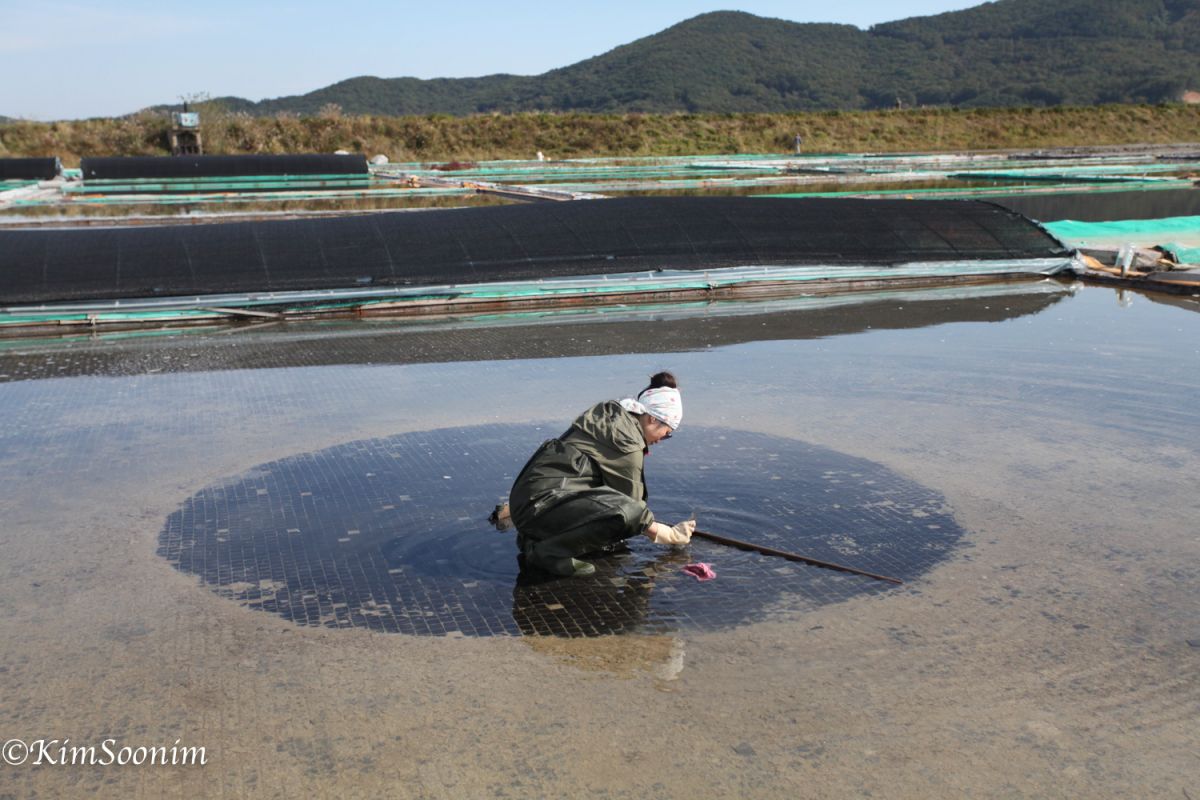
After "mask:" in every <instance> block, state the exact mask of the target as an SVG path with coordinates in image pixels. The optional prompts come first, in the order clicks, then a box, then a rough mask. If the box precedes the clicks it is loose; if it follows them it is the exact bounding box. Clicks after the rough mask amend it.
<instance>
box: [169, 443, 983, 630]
mask: <svg viewBox="0 0 1200 800" xmlns="http://www.w3.org/2000/svg"><path fill="white" fill-rule="evenodd" d="M557 433H559V431H558V430H551V429H549V428H546V427H540V426H532V425H489V426H480V427H467V428H448V429H442V430H433V431H425V432H420V433H407V434H401V435H398V436H392V437H389V438H386V439H371V440H366V441H358V442H350V443H347V444H342V445H338V446H336V447H331V448H329V449H327V450H321V451H317V452H313V453H304V454H301V455H297V456H292V457H289V458H284V459H281V460H279V461H274V462H271V463H269V464H264V465H262V466H261V467H257V468H255V469H253V470H251V471H249V472H247V473H246V474H244V475H240V476H237V477H234V478H230V479H229V480H227V481H224V482H222V483H219V484H217V485H214V486H210V487H208V488H206V489H204V490H203V491H201V492H199V493H197V494H196V495H194V496H193V497H191V498H189V499H188V500H187V502H185V503H184V504H183V506H182V507H181V508H180V509H179V511H177V512H175V513H174V514H172V515H171V516H170V517H169V518H168V519H167V524H166V527H165V528H164V529H163V531H162V533H161V535H160V538H159V549H158V553H159V555H161V556H163V557H164V558H166V559H167V560H168V561H169V562H170V563H171V564H172V565H174V566H175V567H176V568H177V569H179V570H181V571H183V572H186V573H189V574H193V575H197V576H199V577H200V578H201V580H202V581H203V582H204V583H205V584H207V585H209V586H210V587H212V589H213V590H214V591H216V592H218V593H219V594H221V595H223V596H225V597H229V598H231V599H234V600H237V601H238V602H240V603H242V604H243V605H246V606H249V607H251V608H259V609H263V610H267V611H272V612H275V613H278V614H281V615H283V616H284V617H285V618H287V619H290V620H292V621H293V622H296V623H298V624H301V625H326V626H331V627H364V628H370V629H373V630H379V631H388V632H398V633H412V634H434V635H441V634H447V633H453V632H459V633H461V634H465V635H470V636H489V635H498V634H548V635H559V636H594V635H600V634H606V633H621V632H632V631H637V632H643V633H659V632H665V631H670V630H675V629H679V628H700V629H708V628H718V627H723V626H729V625H735V624H738V623H741V622H745V621H751V620H756V619H764V618H767V617H768V616H774V615H787V614H793V613H795V612H797V611H801V610H804V609H809V608H813V607H816V606H819V605H823V604H826V603H833V602H839V601H842V600H845V599H847V598H850V597H853V596H856V595H860V594H863V593H868V592H882V591H888V590H890V589H892V588H894V587H892V585H891V584H887V583H882V582H880V581H876V580H872V579H870V578H863V577H858V576H854V575H849V574H846V573H841V572H836V571H832V570H828V569H821V568H817V567H810V566H806V565H803V564H797V563H793V562H790V561H785V560H782V559H779V558H772V557H767V556H763V555H759V554H757V553H751V552H746V551H742V550H735V549H731V548H728V547H724V546H721V545H717V544H713V543H711V542H707V541H703V540H699V539H695V540H693V542H692V543H691V544H690V545H689V546H688V548H686V549H683V550H675V549H670V548H664V547H661V546H659V545H655V544H652V543H651V542H650V541H649V540H647V539H645V538H644V537H637V538H635V539H631V540H629V541H628V543H627V545H628V546H627V547H625V548H622V549H621V550H620V551H619V552H616V553H613V554H609V555H605V556H601V557H598V558H596V559H595V563H596V567H597V569H596V574H595V575H593V576H591V577H588V578H583V579H579V578H572V579H566V578H549V577H547V576H545V575H541V574H532V573H529V572H524V573H522V572H521V571H520V570H519V566H518V560H517V548H516V541H515V537H514V535H513V533H512V532H511V531H508V532H497V531H496V530H494V529H492V528H491V527H490V526H489V525H488V524H487V522H486V517H487V514H488V513H489V512H490V510H491V509H492V507H493V506H494V505H495V503H496V502H498V501H499V500H501V499H503V498H504V496H505V495H506V494H507V492H508V488H509V486H510V484H511V482H512V480H513V477H514V476H515V474H516V472H517V471H518V470H520V468H521V466H522V465H523V464H524V463H525V461H526V459H527V458H528V457H529V455H530V454H531V453H532V452H533V450H534V449H535V448H536V447H537V445H538V444H539V443H540V442H541V441H542V440H544V439H546V438H548V437H549V436H552V435H555V434H557ZM646 471H647V481H648V483H649V487H650V495H651V496H650V506H651V508H652V509H654V511H655V514H656V515H657V516H659V517H660V518H661V519H663V520H665V521H669V522H674V521H676V520H677V519H682V518H685V517H687V516H688V515H689V514H690V513H692V512H693V511H695V513H696V515H697V518H698V520H699V522H700V527H701V528H702V529H704V530H710V531H713V532H714V533H722V534H725V535H727V536H732V537H734V538H740V539H746V540H750V541H755V542H759V543H762V544H766V545H769V546H772V547H775V548H779V549H783V550H790V551H793V552H798V553H803V554H804V555H808V556H811V557H813V558H818V559H821V560H825V561H834V562H838V563H843V564H847V565H849V566H854V567H856V568H859V569H864V570H867V571H870V572H876V573H882V574H885V575H892V576H895V577H898V578H902V579H904V580H911V579H913V578H915V577H917V576H919V575H920V574H921V573H923V572H924V571H925V570H927V569H929V568H930V567H931V566H932V565H933V564H934V563H936V562H937V561H938V560H940V559H941V558H943V557H945V555H946V553H947V551H948V550H949V549H950V548H951V547H952V546H953V545H954V544H955V543H956V542H957V541H958V539H959V538H960V536H961V535H962V530H961V529H960V528H959V526H958V525H957V524H956V523H955V521H954V518H953V517H952V516H951V514H950V512H949V510H948V509H947V508H946V507H945V504H944V501H943V498H942V497H941V496H940V495H938V494H937V493H936V492H933V491H931V490H930V489H927V488H925V487H922V486H920V485H918V484H916V483H914V482H912V481H910V480H908V479H906V478H903V477H901V476H899V475H897V474H896V473H894V472H891V471H890V470H888V469H886V468H885V467H883V466H881V465H879V464H876V463H873V462H871V461H867V460H865V459H861V458H855V457H852V456H847V455H844V454H841V453H838V452H835V451H833V450H829V449H827V448H823V447H817V446H814V445H810V444H806V443H804V442H799V441H795V440H792V439H786V438H780V437H775V436H766V435H763V434H757V433H747V432H745V431H734V430H725V429H718V428H700V427H696V426H688V427H687V428H686V429H684V430H683V431H681V433H680V435H678V436H676V437H674V438H672V439H671V441H670V442H667V443H664V444H661V445H658V446H656V447H655V448H654V449H653V451H652V454H651V456H650V457H649V458H648V459H647V462H646ZM693 561H705V562H708V563H710V564H712V565H713V568H714V569H715V570H716V572H717V578H716V580H712V581H707V582H699V581H697V580H696V579H695V578H693V577H691V576H690V575H687V574H685V573H683V572H681V568H682V567H683V566H684V565H685V564H687V563H689V562H693Z"/></svg>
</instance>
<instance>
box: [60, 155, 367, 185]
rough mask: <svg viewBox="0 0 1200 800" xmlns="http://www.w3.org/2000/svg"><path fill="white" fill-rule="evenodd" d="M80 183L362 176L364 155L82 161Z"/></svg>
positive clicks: (169, 157) (163, 157)
mask: <svg viewBox="0 0 1200 800" xmlns="http://www.w3.org/2000/svg"><path fill="white" fill-rule="evenodd" d="M80 167H81V169H82V172H83V179H84V180H85V181H86V180H120V179H137V178H223V177H238V176H250V175H366V174H367V172H368V168H367V157H366V156H364V155H361V154H360V155H332V154H330V155H325V154H321V153H314V154H306V155H288V156H269V155H261V156H260V155H253V156H136V157H129V158H125V157H111V158H110V157H105V158H85V159H83V161H82V162H81V164H80Z"/></svg>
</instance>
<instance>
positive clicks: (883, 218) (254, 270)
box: [0, 197, 1062, 304]
mask: <svg viewBox="0 0 1200 800" xmlns="http://www.w3.org/2000/svg"><path fill="white" fill-rule="evenodd" d="M1061 253H1062V249H1061V245H1060V244H1059V243H1058V242H1057V240H1055V239H1054V238H1053V237H1051V236H1050V235H1049V234H1047V233H1046V232H1045V231H1043V230H1042V229H1041V228H1039V227H1038V226H1037V225H1035V224H1033V223H1032V222H1030V221H1029V220H1027V219H1026V218H1024V217H1022V216H1021V215H1020V214H1017V213H1016V212H1013V211H1009V210H1007V209H1004V208H1000V207H999V206H996V205H993V204H990V203H982V202H977V201H955V200H942V201H939V200H927V201H909V200H826V199H767V198H753V197H657V198H626V199H616V200H595V201H576V202H569V203H539V204H530V205H512V206H495V207H485V208H469V209H447V210H435V211H423V212H421V213H419V214H413V213H403V212H401V213H381V214H372V215H364V216H352V217H340V218H334V219H301V220H280V221H256V222H239V223H223V224H212V225H180V226H165V227H145V228H141V227H139V228H107V229H81V230H53V231H49V230H4V231H0V302H3V303H7V304H12V303H26V302H34V301H37V302H44V301H60V300H73V299H74V300H81V299H97V300H98V299H119V298H131V297H152V296H172V295H193V294H215V293H223V292H247V291H294V290H303V289H334V288H354V287H362V286H423V285H424V286H428V285H441V284H452V283H486V282H492V281H517V280H531V279H538V278H550V277H568V276H580V275H602V274H615V273H622V272H637V271H643V270H658V269H679V270H700V269H714V268H721V267H739V266H804V265H863V264H871V265H880V266H886V265H892V264H901V263H910V262H915V261H942V262H945V261H957V260H963V261H969V260H979V259H1001V258H1003V259H1009V258H1017V259H1019V258H1037V257H1046V256H1051V255H1058V254H1061Z"/></svg>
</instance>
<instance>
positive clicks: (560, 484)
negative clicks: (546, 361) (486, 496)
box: [509, 372, 696, 576]
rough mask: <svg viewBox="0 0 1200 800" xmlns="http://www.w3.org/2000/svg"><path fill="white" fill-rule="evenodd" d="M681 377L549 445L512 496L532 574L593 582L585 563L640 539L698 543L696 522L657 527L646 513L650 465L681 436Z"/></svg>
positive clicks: (656, 381)
mask: <svg viewBox="0 0 1200 800" xmlns="http://www.w3.org/2000/svg"><path fill="white" fill-rule="evenodd" d="M682 419H683V402H682V399H681V398H680V395H679V387H678V385H677V384H676V381H675V376H674V375H672V374H671V373H669V372H660V373H658V374H657V375H654V376H653V377H652V378H651V379H650V385H649V386H647V387H646V388H645V389H643V390H642V392H641V393H640V394H639V395H638V396H637V399H636V400H634V399H629V398H627V399H625V400H621V401H616V400H606V401H605V402H603V403H598V404H596V405H594V406H592V407H591V408H589V409H588V410H587V411H584V412H583V413H582V414H580V415H579V417H578V418H577V419H576V420H575V421H574V422H573V423H571V427H570V428H569V429H567V432H566V433H564V434H563V435H561V436H559V437H558V438H557V439H549V440H547V441H545V442H543V443H542V446H541V447H539V448H538V449H537V452H535V453H534V454H533V457H532V458H530V459H529V463H527V464H526V465H525V467H524V468H523V469H522V470H521V474H520V475H518V476H517V479H516V481H515V482H514V483H513V487H512V491H511V492H510V493H509V513H510V514H511V515H512V522H513V524H514V525H515V526H516V528H517V545H518V546H519V547H520V548H521V553H522V554H523V555H524V556H525V563H526V565H528V566H534V567H539V568H541V569H544V570H546V571H548V572H552V573H554V574H555V575H575V576H581V575H591V574H592V573H593V572H595V571H596V568H595V567H594V566H593V565H592V564H589V563H588V562H586V561H581V560H580V559H579V556H581V555H583V554H585V553H593V552H597V551H600V550H603V549H605V548H607V547H610V546H611V545H614V544H617V543H619V542H621V541H623V540H624V539H628V538H630V537H632V536H637V535H638V534H644V535H645V536H647V537H649V539H650V540H651V541H653V542H655V543H657V544H670V545H683V544H687V543H688V542H689V541H691V538H692V532H693V531H694V530H695V529H696V522H695V520H687V521H685V522H680V523H679V524H677V525H673V526H669V525H664V524H662V523H661V522H655V520H654V515H653V514H652V513H651V512H650V509H649V508H648V507H647V506H646V497H647V492H646V476H645V472H644V459H645V456H646V454H647V453H649V452H650V446H651V445H654V444H656V443H658V442H660V441H662V440H664V439H669V438H671V434H672V433H674V432H675V430H676V429H678V428H679V423H680V421H681V420H682Z"/></svg>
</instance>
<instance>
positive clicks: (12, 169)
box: [0, 156, 62, 181]
mask: <svg viewBox="0 0 1200 800" xmlns="http://www.w3.org/2000/svg"><path fill="white" fill-rule="evenodd" d="M61 169H62V165H61V164H60V163H59V160H58V158H57V157H56V156H50V157H49V158H0V181H12V180H31V181H32V180H38V181H48V180H50V179H51V178H54V177H57V176H58V173H59V171H60V170H61Z"/></svg>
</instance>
